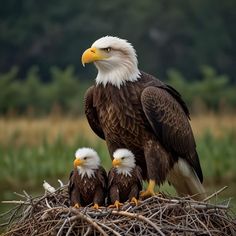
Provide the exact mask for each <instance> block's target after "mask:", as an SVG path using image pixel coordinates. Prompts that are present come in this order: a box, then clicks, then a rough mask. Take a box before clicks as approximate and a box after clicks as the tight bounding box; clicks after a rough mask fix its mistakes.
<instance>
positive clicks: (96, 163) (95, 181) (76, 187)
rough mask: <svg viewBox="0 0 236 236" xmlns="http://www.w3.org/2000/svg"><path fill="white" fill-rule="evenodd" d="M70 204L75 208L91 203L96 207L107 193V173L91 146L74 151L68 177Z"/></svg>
mask: <svg viewBox="0 0 236 236" xmlns="http://www.w3.org/2000/svg"><path fill="white" fill-rule="evenodd" d="M68 192H69V199H70V205H71V206H74V207H76V208H78V207H80V206H87V205H89V204H91V203H93V204H94V205H93V207H94V208H95V209H98V208H99V206H101V205H104V203H105V198H106V195H107V174H106V171H105V170H104V168H103V167H101V166H100V158H99V156H98V154H97V152H96V151H94V150H93V149H91V148H80V149H78V150H77V151H76V153H75V160H74V170H73V171H72V172H71V174H70V179H69V187H68Z"/></svg>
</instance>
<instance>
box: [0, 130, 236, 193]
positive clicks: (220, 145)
mask: <svg viewBox="0 0 236 236" xmlns="http://www.w3.org/2000/svg"><path fill="white" fill-rule="evenodd" d="M83 146H89V147H93V148H94V149H95V150H97V152H98V153H99V155H100V156H101V159H102V164H103V165H104V166H105V168H107V169H109V167H110V166H111V161H110V158H109V154H108V151H107V148H106V145H105V142H104V141H102V140H101V141H96V142H93V143H91V141H89V140H87V139H85V138H83V137H82V136H78V137H77V138H76V139H75V141H74V143H73V144H71V145H68V144H66V145H65V144H64V142H63V139H62V137H60V136H58V138H57V140H56V141H55V142H54V143H52V144H49V143H48V142H47V141H46V140H45V141H44V142H43V143H42V144H41V145H40V146H37V147H28V146H26V145H24V146H20V147H17V148H13V147H11V145H10V144H9V145H8V146H0V155H1V158H0V189H1V192H2V190H3V189H5V188H8V189H9V188H10V189H14V188H15V187H19V186H21V187H22V188H23V187H25V188H27V187H35V186H36V187H37V185H39V184H40V183H42V181H43V180H44V179H51V180H54V179H55V180H57V179H58V178H62V179H67V177H68V175H69V173H70V171H71V170H72V168H73V160H74V153H75V151H76V149H77V148H79V147H83ZM197 149H198V153H199V156H200V161H201V166H202V169H203V173H204V176H205V178H206V179H207V180H215V181H216V182H217V181H224V180H236V165H235V158H236V134H235V133H233V132H228V133H226V134H225V135H224V136H223V137H221V138H219V137H214V136H213V135H212V134H211V133H210V132H206V133H205V134H204V135H202V136H201V137H199V138H198V140H197Z"/></svg>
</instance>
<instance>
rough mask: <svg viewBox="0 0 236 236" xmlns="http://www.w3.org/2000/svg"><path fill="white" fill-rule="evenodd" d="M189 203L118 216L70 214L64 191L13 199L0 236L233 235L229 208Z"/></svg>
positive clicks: (147, 205)
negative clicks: (3, 231) (3, 230)
mask: <svg viewBox="0 0 236 236" xmlns="http://www.w3.org/2000/svg"><path fill="white" fill-rule="evenodd" d="M221 191H223V190H222V189H221V190H219V191H217V192H216V193H215V194H212V195H211V196H209V197H208V198H207V199H205V201H203V202H197V201H194V200H192V199H190V198H177V197H176V198H173V197H170V196H166V195H164V194H163V195H162V196H154V197H152V198H149V199H146V200H144V201H140V204H139V205H138V206H134V205H132V204H130V203H126V204H124V205H123V206H122V208H121V209H120V211H117V210H112V209H110V208H106V207H103V208H101V209H99V210H95V209H92V208H90V207H85V208H80V209H75V208H71V207H69V206H68V205H69V204H68V192H67V186H61V187H60V188H59V189H57V190H56V191H55V192H53V193H50V192H48V191H46V192H45V194H44V195H42V196H39V197H35V198H33V197H31V196H30V195H29V194H28V193H26V192H23V193H24V194H16V195H17V197H20V198H21V199H20V200H13V201H5V202H4V203H6V204H13V205H14V208H13V209H12V210H10V211H8V212H6V213H5V214H1V215H0V218H2V219H3V218H4V219H5V224H2V226H4V225H5V227H6V225H7V227H6V228H5V233H4V234H3V235H4V236H9V235H11V236H16V235H57V236H62V235H66V236H71V235H116V236H120V235H161V236H163V235H167V236H168V235H176V236H179V235H190V236H191V235H214V236H215V235H219V236H221V235H236V219H235V216H234V215H233V214H231V212H230V208H229V204H226V205H223V204H219V205H215V204H212V203H209V202H207V201H208V200H209V199H210V198H211V199H212V198H213V197H214V196H216V195H218V194H219V193H220V192H221Z"/></svg>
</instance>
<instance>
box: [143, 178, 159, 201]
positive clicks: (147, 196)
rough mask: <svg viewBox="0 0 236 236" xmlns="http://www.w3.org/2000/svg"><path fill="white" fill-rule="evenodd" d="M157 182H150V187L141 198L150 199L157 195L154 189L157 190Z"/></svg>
mask: <svg viewBox="0 0 236 236" xmlns="http://www.w3.org/2000/svg"><path fill="white" fill-rule="evenodd" d="M155 185H156V182H155V180H149V183H148V187H147V189H146V191H143V192H141V194H140V196H141V198H143V199H145V198H149V197H152V196H154V195H155V192H154V188H155Z"/></svg>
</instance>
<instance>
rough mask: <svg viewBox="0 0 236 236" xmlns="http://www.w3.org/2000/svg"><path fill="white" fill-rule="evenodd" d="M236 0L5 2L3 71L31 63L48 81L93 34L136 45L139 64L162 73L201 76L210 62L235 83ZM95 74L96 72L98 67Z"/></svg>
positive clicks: (1, 11) (0, 16) (76, 58)
mask: <svg viewBox="0 0 236 236" xmlns="http://www.w3.org/2000/svg"><path fill="white" fill-rule="evenodd" d="M235 12H236V1H235V0H227V1H221V0H208V1H206V0H192V1H186V0H175V1H171V0H159V1H157V0H145V1H143V0H136V1H131V0H116V1H107V0H99V1H93V0H86V1H79V0H68V1H64V0H57V1H53V0H51V1H36V0H8V1H1V7H0V52H1V53H0V71H1V72H7V71H9V70H10V68H11V67H12V66H13V65H17V66H18V68H19V73H20V74H21V75H23V76H22V77H24V76H25V75H26V72H27V70H28V69H29V68H30V67H31V66H32V65H37V66H38V67H39V68H40V73H41V74H42V78H43V79H44V80H47V79H49V77H50V72H49V71H50V69H49V68H50V67H51V66H52V65H55V66H58V67H60V68H66V66H67V65H74V66H75V68H76V72H77V73H78V74H79V75H80V76H82V77H91V75H88V74H85V73H88V72H86V71H91V70H83V69H82V66H81V62H80V57H81V54H82V52H83V50H84V49H86V48H87V47H88V46H89V45H90V44H91V43H92V42H93V41H94V40H95V39H97V38H99V37H101V36H104V35H114V36H119V37H122V38H126V39H128V40H129V41H130V42H131V43H132V44H133V45H134V46H135V48H136V49H137V53H138V56H139V63H140V68H141V69H143V70H146V71H148V72H150V73H152V74H155V75H156V76H158V77H159V78H164V77H165V74H166V71H167V69H168V68H176V69H178V70H179V71H181V72H182V73H183V74H184V76H185V77H189V78H194V77H195V78H196V77H197V76H198V75H199V73H200V68H201V66H202V65H210V66H211V67H213V68H215V69H216V71H217V72H219V73H221V74H227V75H229V76H230V79H231V81H233V80H236V77H235V76H234V74H235V72H236V66H235V65H236V47H235V42H236V30H235V29H236V28H235V22H236V13H235ZM93 72H95V70H94V69H93Z"/></svg>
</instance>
